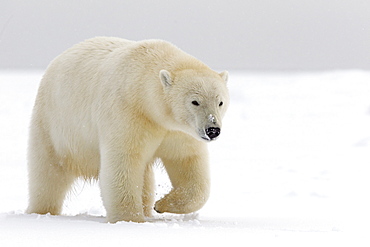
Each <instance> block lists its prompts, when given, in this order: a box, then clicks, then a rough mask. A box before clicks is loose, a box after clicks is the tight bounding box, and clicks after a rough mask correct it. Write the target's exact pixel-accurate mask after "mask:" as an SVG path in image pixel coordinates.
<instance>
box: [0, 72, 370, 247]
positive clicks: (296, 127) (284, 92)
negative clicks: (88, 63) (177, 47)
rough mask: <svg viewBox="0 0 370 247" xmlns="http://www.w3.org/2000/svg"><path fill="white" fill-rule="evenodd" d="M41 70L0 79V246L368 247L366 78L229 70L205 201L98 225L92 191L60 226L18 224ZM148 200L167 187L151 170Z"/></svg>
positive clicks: (86, 189)
mask: <svg viewBox="0 0 370 247" xmlns="http://www.w3.org/2000/svg"><path fill="white" fill-rule="evenodd" d="M41 76H42V71H0V166H1V172H0V246H79V245H82V246H102V245H103V244H110V245H112V244H122V245H125V244H128V245H135V246H137V245H144V244H146V245H150V246H157V245H161V246H173V245H176V246H177V245H179V246H189V245H196V246H199V245H206V246H212V245H214V244H220V246H221V245H222V244H228V246H233V245H240V246H247V245H249V246H324V245H330V246H334V245H335V244H341V245H343V246H344V245H347V246H348V245H351V246H366V245H368V244H369V243H370V241H369V237H368V231H369V230H370V227H369V223H368V222H369V219H370V213H369V208H370V200H369V188H370V180H369V179H368V176H369V175H368V174H369V167H370V72H367V71H357V70H353V71H329V72H311V73H308V72H304V73H303V72H302V73H282V72H281V73H262V72H260V73H255V72H242V71H239V72H238V71H235V72H230V80H229V89H230V93H231V99H232V100H231V105H230V108H229V111H228V113H227V116H226V118H225V120H224V125H223V128H222V133H221V136H220V138H219V139H218V140H217V141H215V142H214V143H211V144H210V145H209V148H210V154H211V173H212V193H211V197H210V199H209V201H208V203H207V204H206V206H205V207H204V208H203V209H201V210H200V211H199V212H197V213H194V214H190V215H171V214H163V215H159V214H155V217H154V218H153V219H149V220H148V222H146V223H143V224H137V223H131V222H119V223H117V224H107V223H104V222H105V219H104V215H105V210H104V208H103V206H102V202H101V199H100V197H99V188H98V186H97V183H94V182H92V183H84V182H82V181H79V182H78V183H76V186H75V188H74V190H73V191H72V192H71V194H70V195H69V196H68V199H67V201H66V203H65V207H64V211H63V215H62V216H51V215H27V214H25V213H24V210H25V209H26V207H27V166H26V149H27V133H28V125H29V119H30V115H31V109H32V106H33V101H34V98H35V96H36V92H37V87H38V83H39V81H40V79H41ZM156 172H157V174H156V175H157V198H160V197H161V196H163V194H164V193H166V192H167V191H168V190H169V189H170V183H169V181H168V178H167V176H166V174H165V173H164V172H163V171H162V170H160V169H157V170H156Z"/></svg>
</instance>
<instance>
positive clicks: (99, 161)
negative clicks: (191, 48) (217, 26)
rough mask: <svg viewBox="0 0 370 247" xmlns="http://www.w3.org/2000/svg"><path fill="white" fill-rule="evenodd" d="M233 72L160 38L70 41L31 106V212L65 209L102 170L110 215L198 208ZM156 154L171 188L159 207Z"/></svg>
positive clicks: (125, 217)
mask: <svg viewBox="0 0 370 247" xmlns="http://www.w3.org/2000/svg"><path fill="white" fill-rule="evenodd" d="M227 79H228V73H227V72H226V71H225V72H221V73H217V72H215V71H213V70H211V69H210V68H209V67H208V66H206V65H205V64H203V63H202V62H200V61H199V60H197V59H196V58H194V57H192V56H190V55H188V54H186V53H185V52H183V51H182V50H180V49H178V48H177V47H175V46H174V45H172V44H170V43H168V42H165V41H162V40H144V41H129V40H125V39H120V38H110V37H97V38H93V39H89V40H86V41H84V42H81V43H79V44H77V45H75V46H73V47H72V48H70V49H68V50H66V51H65V52H64V53H62V54H61V55H59V56H58V57H57V58H55V59H54V60H53V61H52V62H51V63H50V65H49V66H48V68H47V70H46V72H45V74H44V76H43V78H42V80H41V83H40V87H39V90H38V94H37V98H36V101H35V105H34V109H33V114H32V120H31V125H30V137H29V150H28V173H29V206H28V209H27V212H28V213H38V214H45V213H51V214H60V213H61V209H62V205H63V201H64V198H65V196H66V193H67V192H68V191H69V189H70V188H71V185H72V183H73V182H74V180H75V179H76V178H79V177H82V178H84V179H87V180H89V179H99V186H100V189H101V196H102V200H103V205H104V207H105V208H106V212H107V221H108V222H111V223H114V222H117V221H133V222H144V221H145V219H147V217H151V216H152V211H153V209H154V210H155V211H157V212H158V213H164V212H168V213H177V214H187V213H190V212H194V211H197V210H199V209H200V208H201V207H202V206H203V205H204V204H205V202H206V201H207V199H208V196H209V190H210V189H209V187H210V181H209V172H208V169H209V165H208V151H207V147H206V143H207V142H210V141H212V140H215V139H217V137H218V136H219V134H220V131H221V126H222V123H221V121H222V118H223V116H224V114H225V111H226V109H227V107H228V105H229V94H228V89H227V85H226V82H227ZM157 159H160V160H161V161H162V163H163V166H164V168H165V170H166V171H167V173H168V175H169V178H170V181H171V183H172V187H173V188H172V190H171V191H170V192H169V193H168V194H167V195H165V196H164V197H163V198H162V199H160V200H159V201H157V202H156V203H155V206H154V207H153V205H154V184H153V183H154V175H153V170H152V165H153V163H154V161H155V160H157Z"/></svg>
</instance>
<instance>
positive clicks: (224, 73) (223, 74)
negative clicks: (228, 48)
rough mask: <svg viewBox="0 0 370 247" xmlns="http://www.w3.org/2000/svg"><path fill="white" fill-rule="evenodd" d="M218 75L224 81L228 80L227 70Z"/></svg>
mask: <svg viewBox="0 0 370 247" xmlns="http://www.w3.org/2000/svg"><path fill="white" fill-rule="evenodd" d="M219 75H220V76H221V78H222V79H223V80H224V81H225V82H227V81H228V80H229V72H227V71H226V70H225V71H222V72H221V73H220V74H219Z"/></svg>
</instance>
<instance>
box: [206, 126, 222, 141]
mask: <svg viewBox="0 0 370 247" xmlns="http://www.w3.org/2000/svg"><path fill="white" fill-rule="evenodd" d="M220 133H221V129H220V128H218V127H209V128H208V129H206V135H207V136H208V137H209V139H210V140H214V139H216V138H217V137H218V136H219V135H220Z"/></svg>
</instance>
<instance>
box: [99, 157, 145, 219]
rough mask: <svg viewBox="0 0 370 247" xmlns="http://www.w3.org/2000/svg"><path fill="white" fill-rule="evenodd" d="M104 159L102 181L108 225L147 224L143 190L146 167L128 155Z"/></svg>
mask: <svg viewBox="0 0 370 247" xmlns="http://www.w3.org/2000/svg"><path fill="white" fill-rule="evenodd" d="M104 156H105V155H102V164H101V170H100V177H99V178H100V189H101V195H102V199H103V204H104V207H105V209H106V211H107V221H108V222H110V223H116V222H117V221H133V222H144V212H143V207H142V189H143V177H144V170H145V165H144V164H140V162H138V161H135V160H133V159H132V157H129V156H126V157H125V155H118V154H117V155H108V157H104ZM118 159H119V160H118Z"/></svg>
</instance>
